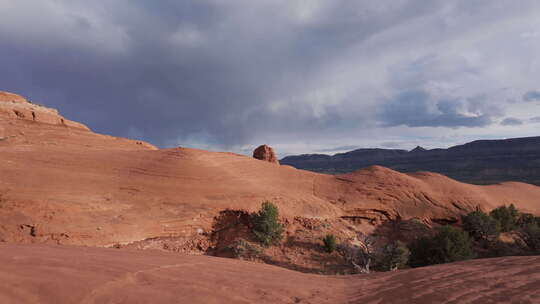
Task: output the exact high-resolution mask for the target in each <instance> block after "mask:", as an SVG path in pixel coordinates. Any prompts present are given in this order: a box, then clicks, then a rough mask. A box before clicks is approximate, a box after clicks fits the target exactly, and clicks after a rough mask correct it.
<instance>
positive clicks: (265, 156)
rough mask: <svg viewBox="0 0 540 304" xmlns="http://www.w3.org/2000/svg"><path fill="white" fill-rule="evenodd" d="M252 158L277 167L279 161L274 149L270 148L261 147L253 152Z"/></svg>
mask: <svg viewBox="0 0 540 304" xmlns="http://www.w3.org/2000/svg"><path fill="white" fill-rule="evenodd" d="M253 157H254V158H256V159H260V160H264V161H267V162H271V163H275V164H278V165H279V161H278V159H277V157H276V153H275V152H274V149H272V148H271V147H270V146H267V145H262V146H259V147H258V148H257V149H255V150H254V151H253Z"/></svg>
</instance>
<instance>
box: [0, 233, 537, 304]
mask: <svg viewBox="0 0 540 304" xmlns="http://www.w3.org/2000/svg"><path fill="white" fill-rule="evenodd" d="M0 261H2V263H0V281H1V282H2V284H0V303H17V304H33V303H41V304H49V303H50V304H63V303H81V304H90V303H118V304H121V303H126V304H127V303H129V304H134V303H154V304H160V303H205V304H206V303H332V304H339V303H365V304H369V303H538V299H539V297H540V257H538V256H536V257H506V258H496V259H484V260H472V261H467V262H461V263H453V264H445V265H439V266H430V267H423V268H416V269H409V270H399V271H396V272H385V273H372V274H368V275H354V276H319V275H310V274H302V273H298V272H294V271H290V270H286V269H282V268H279V267H275V266H270V265H264V264H257V263H251V262H245V261H238V260H232V259H223V258H215V257H208V256H186V255H180V254H174V253H165V252H158V251H150V250H145V251H135V250H116V249H104V248H85V247H70V246H45V245H1V244H0Z"/></svg>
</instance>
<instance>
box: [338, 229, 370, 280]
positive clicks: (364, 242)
mask: <svg viewBox="0 0 540 304" xmlns="http://www.w3.org/2000/svg"><path fill="white" fill-rule="evenodd" d="M375 243H376V239H375V238H374V237H373V236H370V235H366V234H363V233H359V234H358V235H357V237H356V238H355V239H354V240H353V241H351V242H349V243H343V244H341V245H340V246H339V248H338V250H339V251H340V252H341V253H342V254H343V256H344V257H345V260H347V262H349V263H350V264H351V265H352V266H354V268H355V270H356V271H357V272H360V273H369V272H370V266H371V263H372V261H373V260H374V259H375Z"/></svg>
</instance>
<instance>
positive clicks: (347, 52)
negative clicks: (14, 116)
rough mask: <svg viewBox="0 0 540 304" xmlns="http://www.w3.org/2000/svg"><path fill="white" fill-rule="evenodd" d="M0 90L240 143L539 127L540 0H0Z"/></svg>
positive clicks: (147, 129)
mask: <svg viewBox="0 0 540 304" xmlns="http://www.w3.org/2000/svg"><path fill="white" fill-rule="evenodd" d="M0 13H1V16H2V17H1V18H0V68H1V72H0V90H6V91H12V92H16V93H19V94H22V95H24V96H26V97H28V98H29V99H31V100H34V101H36V102H39V103H42V104H45V105H47V106H50V107H54V108H58V109H59V110H60V112H61V113H62V114H64V116H66V117H68V118H70V119H72V120H76V121H80V122H83V123H85V124H87V125H88V126H89V127H91V128H92V129H93V130H94V131H97V132H101V133H107V134H112V135H116V136H123V137H130V138H137V139H142V140H146V141H149V142H151V143H153V144H155V145H158V146H160V147H173V146H188V147H197V148H203V149H211V150H221V151H234V152H240V153H248V151H251V150H252V149H253V148H254V147H255V146H256V145H259V144H262V143H267V144H269V145H272V146H274V148H276V150H277V151H278V153H279V156H280V157H283V156H285V155H287V154H296V153H313V152H324V153H333V152H339V151H342V150H350V149H353V148H356V147H387V148H388V147H391V148H404V149H410V148H413V147H415V146H416V145H422V146H425V147H427V148H433V147H447V146H451V145H454V144H460V143H465V142H467V141H470V140H474V139H480V138H505V137H521V136H534V135H540V132H538V131H537V130H539V129H540V1H537V0H530V1H529V0H520V1H510V0H508V1H506V0H505V1H498V0H484V1H480V0H463V1H459V0H455V1H435V0H434V1H425V0H418V1H414V0H410V1H406V0H388V1H380V0H371V1H368V0H365V1H360V0H359V1H350V0H332V1H328V0H296V1H294V0H258V1H247V0H182V1H176V0H160V1H148V0H115V1H106V0H94V1H87V0H48V1H37V0H0Z"/></svg>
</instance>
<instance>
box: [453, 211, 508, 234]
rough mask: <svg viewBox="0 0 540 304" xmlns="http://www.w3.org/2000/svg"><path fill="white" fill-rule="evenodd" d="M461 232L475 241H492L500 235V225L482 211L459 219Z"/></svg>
mask: <svg viewBox="0 0 540 304" xmlns="http://www.w3.org/2000/svg"><path fill="white" fill-rule="evenodd" d="M461 222H462V224H463V230H465V231H467V232H468V233H469V235H470V236H472V237H473V238H474V239H476V240H481V241H493V240H495V239H496V238H497V237H498V236H499V233H500V223H499V221H497V220H495V219H494V218H493V217H491V216H489V215H487V214H485V213H484V212H482V211H474V212H471V213H469V214H467V215H465V216H462V217H461Z"/></svg>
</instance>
